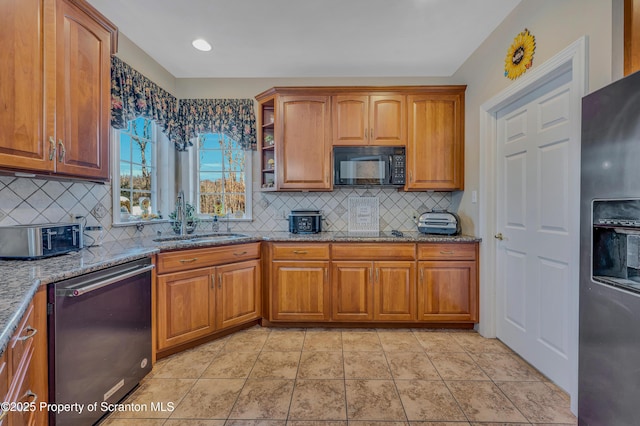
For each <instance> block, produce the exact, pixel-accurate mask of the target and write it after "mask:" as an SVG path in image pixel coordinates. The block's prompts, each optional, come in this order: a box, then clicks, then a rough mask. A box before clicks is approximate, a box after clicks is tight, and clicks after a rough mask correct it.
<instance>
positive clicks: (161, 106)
mask: <svg viewBox="0 0 640 426" xmlns="http://www.w3.org/2000/svg"><path fill="white" fill-rule="evenodd" d="M137 117H145V118H149V119H152V120H154V121H155V122H156V123H157V124H158V125H159V126H160V129H161V130H162V132H163V133H164V134H166V135H167V137H168V138H169V140H170V141H171V142H173V144H174V145H175V148H176V150H178V151H184V150H186V149H187V148H188V147H190V146H192V145H193V142H192V139H193V138H195V137H196V136H197V135H198V133H224V134H226V135H227V136H229V137H231V138H233V139H234V140H235V141H236V142H238V143H239V144H240V145H241V146H242V147H243V148H244V149H246V150H250V149H256V140H257V138H256V119H255V113H254V108H253V100H252V99H181V100H178V99H177V98H176V97H174V96H173V95H171V94H170V93H169V92H167V91H166V90H164V89H162V88H161V87H160V86H158V85H157V84H155V83H154V82H153V81H151V80H149V79H148V78H147V77H145V76H144V75H142V74H140V73H139V72H138V71H136V70H135V69H133V68H132V67H131V66H130V65H128V64H126V63H125V62H123V61H122V60H121V59H119V58H118V57H115V56H112V57H111V126H113V127H114V128H116V129H126V128H127V122H128V121H129V120H133V119H135V118H137Z"/></svg>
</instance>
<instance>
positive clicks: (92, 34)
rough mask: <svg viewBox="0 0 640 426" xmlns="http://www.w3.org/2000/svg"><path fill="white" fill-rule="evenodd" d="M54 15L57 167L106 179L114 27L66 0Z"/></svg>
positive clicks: (75, 173)
mask: <svg viewBox="0 0 640 426" xmlns="http://www.w3.org/2000/svg"><path fill="white" fill-rule="evenodd" d="M56 20H57V25H56V28H57V33H56V59H57V61H56V101H57V102H56V139H57V148H58V152H57V160H56V161H57V166H56V171H57V173H62V174H65V175H71V176H78V177H86V178H90V179H100V180H108V179H109V124H110V123H109V122H110V120H109V117H110V108H111V102H110V94H111V59H110V57H111V47H110V46H111V44H110V42H111V33H110V32H109V31H107V30H106V29H105V28H104V27H103V26H102V25H100V24H99V23H97V22H96V21H94V20H93V19H92V18H90V17H89V16H87V15H86V14H85V13H84V12H82V11H81V10H80V9H78V8H77V7H76V6H74V5H73V4H71V3H69V2H67V1H64V0H63V1H58V10H57V13H56Z"/></svg>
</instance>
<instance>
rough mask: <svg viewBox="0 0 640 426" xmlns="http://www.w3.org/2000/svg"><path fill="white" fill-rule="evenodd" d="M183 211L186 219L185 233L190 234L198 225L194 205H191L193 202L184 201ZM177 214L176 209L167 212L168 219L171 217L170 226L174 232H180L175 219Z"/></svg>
mask: <svg viewBox="0 0 640 426" xmlns="http://www.w3.org/2000/svg"><path fill="white" fill-rule="evenodd" d="M184 213H185V216H186V221H187V226H186V230H187V234H191V233H192V232H193V231H195V230H196V228H197V226H198V217H197V216H196V208H195V206H193V204H189V203H186V204H185V212H184ZM177 216H178V214H177V211H176V210H174V211H172V212H171V213H169V219H171V228H172V229H173V232H175V233H176V234H180V222H179V221H177V220H176V218H177Z"/></svg>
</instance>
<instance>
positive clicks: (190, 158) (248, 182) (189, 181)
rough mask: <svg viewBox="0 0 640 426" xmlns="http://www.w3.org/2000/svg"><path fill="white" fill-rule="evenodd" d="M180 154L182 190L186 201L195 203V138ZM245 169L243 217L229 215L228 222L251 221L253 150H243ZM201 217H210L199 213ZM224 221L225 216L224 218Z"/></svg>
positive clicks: (196, 156) (196, 185) (197, 167)
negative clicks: (190, 145) (189, 146)
mask: <svg viewBox="0 0 640 426" xmlns="http://www.w3.org/2000/svg"><path fill="white" fill-rule="evenodd" d="M181 154H183V156H182V161H183V162H182V164H183V165H184V166H186V167H182V176H181V178H182V182H183V191H184V194H185V198H186V200H187V202H188V203H190V204H193V205H195V204H196V200H197V197H198V186H199V182H198V170H199V169H200V168H199V166H200V164H199V158H198V157H199V156H198V143H197V138H195V139H193V146H192V147H191V148H189V149H188V150H187V151H186V152H183V153H181ZM244 154H245V159H244V164H245V167H244V168H245V170H244V173H245V174H244V179H245V212H244V217H242V218H236V217H230V218H228V220H229V221H230V222H232V223H233V222H252V221H253V208H252V206H253V151H251V150H245V151H244ZM200 217H201V219H205V220H207V219H211V220H213V219H212V218H211V216H210V215H207V214H203V215H200ZM224 220H225V222H226V221H227V218H225V219H224Z"/></svg>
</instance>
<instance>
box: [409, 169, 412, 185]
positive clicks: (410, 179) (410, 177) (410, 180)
mask: <svg viewBox="0 0 640 426" xmlns="http://www.w3.org/2000/svg"><path fill="white" fill-rule="evenodd" d="M409 182H413V173H412V172H411V170H409Z"/></svg>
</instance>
